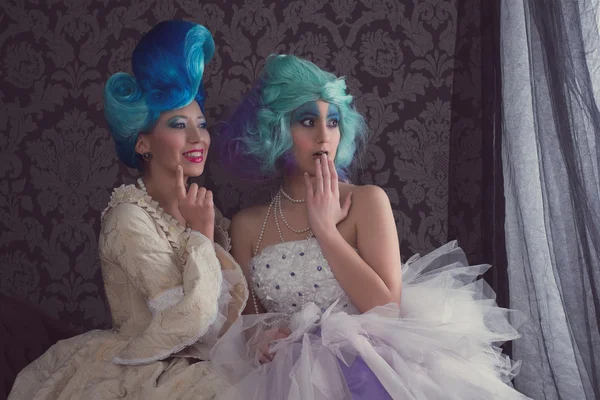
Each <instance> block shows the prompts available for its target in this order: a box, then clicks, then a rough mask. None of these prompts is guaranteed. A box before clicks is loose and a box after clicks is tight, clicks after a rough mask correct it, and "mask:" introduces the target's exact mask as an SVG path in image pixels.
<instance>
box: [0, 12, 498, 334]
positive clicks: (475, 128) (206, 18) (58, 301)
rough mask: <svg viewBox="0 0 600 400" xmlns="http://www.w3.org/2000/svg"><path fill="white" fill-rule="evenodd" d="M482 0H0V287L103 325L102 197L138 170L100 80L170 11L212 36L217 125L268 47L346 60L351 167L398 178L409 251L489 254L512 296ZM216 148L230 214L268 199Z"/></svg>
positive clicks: (217, 179) (394, 181) (493, 39)
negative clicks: (121, 149) (359, 156)
mask: <svg viewBox="0 0 600 400" xmlns="http://www.w3.org/2000/svg"><path fill="white" fill-rule="evenodd" d="M484 2H485V0H411V1H402V2H401V1H391V0H360V1H359V0H356V1H354V0H333V1H324V0H319V1H312V0H300V1H290V2H287V1H285V2H284V1H281V2H268V1H260V0H247V1H235V2H230V1H214V2H208V1H206V2H200V1H186V0H180V1H166V0H165V1H162V0H158V1H150V0H145V1H113V0H111V1H110V2H109V1H108V0H104V1H98V0H95V1H93V0H87V1H86V0H71V1H56V0H48V1H32V0H30V1H3V2H2V5H1V7H2V12H0V22H1V23H0V49H1V54H2V59H1V60H0V82H1V85H2V86H1V87H0V233H1V235H0V293H2V294H5V295H7V296H9V297H10V298H13V299H24V300H25V301H27V302H28V303H29V304H31V305H33V307H34V308H37V309H40V310H42V312H43V313H45V314H46V315H47V316H49V317H50V318H52V319H56V320H59V321H60V325H62V326H65V327H68V328H70V329H72V330H73V331H79V332H81V331H85V330H89V329H92V328H108V327H110V313H109V310H108V307H107V303H106V300H105V296H104V292H103V285H102V278H101V275H100V269H99V267H100V265H99V261H98V254H97V236H98V232H99V229H100V212H101V211H102V210H103V208H104V207H105V206H106V204H107V202H108V200H109V196H110V193H111V191H112V189H113V188H114V187H115V186H118V185H120V184H122V183H131V182H133V181H134V179H135V177H136V171H134V170H129V169H127V168H126V167H125V166H123V165H122V164H120V163H119V162H118V161H117V158H116V155H115V152H114V149H113V143H112V141H111V138H110V135H109V133H108V131H107V126H106V123H105V120H104V117H103V112H102V88H103V85H104V83H105V82H106V80H107V78H108V77H109V76H110V75H111V74H113V73H115V72H117V71H126V72H130V71H131V66H130V57H131V53H132V51H133V48H134V46H135V44H136V43H137V41H138V39H139V38H140V37H141V36H142V34H143V33H145V32H146V31H148V30H149V29H150V28H151V27H152V26H153V25H155V24H156V23H157V22H159V21H161V20H165V19H173V18H176V19H188V20H192V21H195V22H199V23H202V24H204V25H205V26H207V27H208V28H209V30H210V31H211V32H212V33H213V36H214V39H215V43H216V53H215V57H214V59H213V61H212V62H211V63H210V64H209V67H208V69H207V71H206V74H205V85H206V90H207V95H208V100H207V103H206V111H207V117H208V119H209V125H211V124H213V123H214V122H216V121H218V120H219V119H220V118H223V117H224V116H225V115H226V113H227V111H228V110H229V108H230V107H231V106H232V105H234V104H235V102H236V101H238V100H239V99H240V98H241V96H242V94H243V93H245V92H246V90H248V88H249V87H250V85H251V83H252V82H253V81H254V79H255V78H256V76H257V74H258V72H259V71H260V69H261V67H262V65H263V63H264V59H265V57H266V56H267V55H269V54H271V53H293V54H297V55H300V56H302V57H305V58H307V59H309V60H312V61H313V62H315V63H316V64H318V65H319V66H320V67H322V68H324V69H326V70H329V71H331V72H333V73H335V74H338V75H344V76H346V77H347V82H348V86H349V88H350V91H351V92H352V93H353V94H354V95H355V97H356V99H357V106H358V108H359V110H360V111H361V112H362V113H363V114H364V115H365V116H366V117H367V120H368V124H369V127H370V129H371V137H370V141H369V146H368V149H367V154H366V157H365V160H364V163H363V167H364V168H363V170H362V171H361V172H360V173H359V174H358V176H357V179H356V182H357V183H359V184H376V185H379V186H381V187H383V188H384V189H385V190H386V192H387V193H388V195H389V197H390V200H391V203H392V207H393V210H394V215H395V218H396V223H397V226H398V235H399V238H400V244H401V251H402V258H403V260H406V259H407V258H408V257H410V256H411V255H412V254H414V253H417V252H419V253H422V254H424V253H427V252H429V251H431V250H432V249H434V248H435V247H437V246H439V245H441V244H444V243H445V242H447V241H448V240H451V239H458V240H459V244H460V245H461V246H462V247H463V248H464V249H465V251H466V252H467V253H468V255H469V258H470V261H471V262H472V263H481V262H486V263H491V264H494V267H493V268H492V270H491V271H490V272H489V273H488V274H487V275H486V279H488V282H490V284H491V285H492V287H494V288H495V289H496V290H497V291H498V294H499V302H500V303H501V305H506V298H507V293H506V287H507V284H506V277H505V274H506V265H505V261H504V236H503V224H504V218H503V196H502V177H501V172H500V171H501V169H500V168H498V166H499V164H498V163H499V158H498V156H499V153H498V151H499V139H498V138H497V137H496V131H495V126H496V123H497V120H498V118H499V115H498V113H497V108H496V106H497V104H498V103H497V94H498V79H497V76H496V75H495V72H494V71H495V70H494V68H493V66H494V65H495V64H494V60H493V54H495V53H494V52H492V49H494V46H496V44H497V36H496V35H495V27H496V25H495V21H494V20H493V18H491V17H490V16H489V15H491V14H490V11H489V10H488V8H494V7H496V6H495V5H485V6H484V7H485V8H484V9H482V3H484ZM109 3H110V9H109V8H107V7H108V5H109ZM491 3H495V2H490V4H491ZM209 154H210V153H209ZM215 156H216V152H213V153H212V155H209V168H208V169H207V172H206V185H207V186H209V187H210V188H212V189H213V190H214V191H215V195H216V202H217V204H218V206H219V207H220V209H221V210H222V211H223V213H224V214H225V215H226V216H229V217H231V215H232V213H233V212H234V211H236V210H237V209H238V208H239V207H245V206H247V205H249V204H251V203H253V202H254V201H257V200H258V199H261V198H263V199H264V198H265V196H266V192H265V191H264V190H263V191H256V190H255V189H256V188H255V186H254V185H252V186H251V185H245V186H244V185H240V184H238V183H233V182H230V181H229V180H228V179H227V177H226V175H225V174H224V173H223V171H221V170H220V168H219V166H218V164H217V160H216V158H215ZM255 234H257V235H258V232H255Z"/></svg>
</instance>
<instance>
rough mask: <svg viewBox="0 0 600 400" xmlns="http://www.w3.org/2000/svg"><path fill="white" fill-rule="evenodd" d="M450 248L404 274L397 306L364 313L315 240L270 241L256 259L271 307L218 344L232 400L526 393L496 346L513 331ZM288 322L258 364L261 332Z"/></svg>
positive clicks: (472, 270) (475, 271)
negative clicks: (269, 356)
mask: <svg viewBox="0 0 600 400" xmlns="http://www.w3.org/2000/svg"><path fill="white" fill-rule="evenodd" d="M485 269H487V267H486V266H468V265H467V263H466V257H465V255H464V253H463V251H462V250H461V249H460V248H459V247H458V246H457V245H456V243H455V242H452V243H448V244H447V245H445V246H442V247H440V248H438V249H437V250H435V251H434V252H432V253H430V254H428V255H427V256H425V257H423V258H418V257H414V258H413V259H411V260H410V261H409V262H408V263H407V264H406V265H404V266H403V268H402V271H401V268H400V266H398V273H402V280H403V294H402V303H401V304H402V305H401V307H398V306H397V305H394V304H390V305H387V306H384V307H376V308H374V309H373V310H371V311H369V312H367V313H364V314H359V313H358V311H357V309H356V307H355V306H354V305H353V304H352V302H351V301H350V299H349V298H348V296H347V295H346V294H345V293H344V291H343V290H342V288H341V287H340V285H339V284H338V282H337V281H336V279H335V276H334V274H333V273H332V271H331V270H330V269H329V266H328V264H327V261H326V260H325V258H324V256H323V254H322V252H321V248H320V247H319V244H318V241H317V240H316V239H314V238H312V239H307V240H301V241H293V242H286V243H279V244H275V245H272V246H269V247H266V248H265V249H264V250H263V251H262V252H261V253H259V254H258V255H256V256H255V257H254V258H253V259H252V261H251V263H250V274H251V282H252V286H253V289H254V291H255V294H256V295H257V296H258V297H259V298H260V301H261V303H262V304H263V305H264V306H265V308H266V309H267V311H268V312H269V313H268V314H261V315H245V316H242V317H241V318H240V319H238V320H237V321H236V322H235V323H234V324H233V325H232V327H231V328H230V330H229V331H228V332H227V333H226V334H225V335H224V336H223V337H222V338H221V339H220V340H219V342H218V343H217V345H216V346H215V347H213V350H212V352H211V359H212V361H213V365H214V366H215V368H216V369H218V370H219V371H220V372H221V373H222V374H223V375H224V376H225V377H226V378H227V379H228V380H229V381H230V383H232V387H231V388H230V389H229V390H228V391H226V392H224V393H223V395H222V396H221V397H222V398H229V399H241V398H243V399H303V400H304V399H403V400H408V399H427V400H432V399H456V400H459V399H460V400H465V399H477V400H483V399H525V398H526V397H525V396H523V395H521V394H520V393H518V392H517V391H515V390H514V389H513V388H512V387H511V386H510V385H509V381H510V379H511V378H512V377H513V376H514V375H515V373H516V367H515V365H513V364H512V362H511V361H510V360H509V359H508V357H506V356H503V355H502V354H501V352H500V350H499V349H498V347H496V346H497V345H498V343H500V342H503V341H507V340H512V339H515V338H517V337H518V333H517V332H516V330H515V329H514V328H513V327H512V326H511V324H510V323H509V321H508V314H509V311H508V310H505V309H501V308H499V307H498V306H497V305H496V303H495V301H494V300H493V297H492V296H493V292H492V291H491V289H490V288H489V287H488V286H486V284H485V282H484V281H483V280H478V277H479V276H480V275H481V274H482V273H483V272H484V271H485ZM273 326H289V327H290V328H291V330H292V334H291V335H290V336H289V337H288V338H286V339H283V340H280V341H277V342H275V344H274V345H273V346H272V348H271V349H272V351H276V354H275V357H274V359H273V361H272V362H270V363H268V364H264V365H260V364H259V363H258V361H257V359H256V346H257V344H258V341H259V339H260V337H261V332H262V331H264V330H266V329H269V328H271V327H273Z"/></svg>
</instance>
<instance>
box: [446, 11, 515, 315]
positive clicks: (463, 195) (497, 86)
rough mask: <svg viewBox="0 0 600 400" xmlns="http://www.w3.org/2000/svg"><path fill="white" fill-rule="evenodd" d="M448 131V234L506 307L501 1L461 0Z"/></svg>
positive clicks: (501, 304) (500, 302)
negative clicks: (481, 266) (477, 266)
mask: <svg viewBox="0 0 600 400" xmlns="http://www.w3.org/2000/svg"><path fill="white" fill-rule="evenodd" d="M457 11H458V14H457V28H456V31H457V35H456V50H455V53H456V58H455V66H454V82H453V95H452V128H451V130H450V169H449V178H448V197H449V199H448V203H449V205H448V236H449V239H450V240H453V239H456V240H458V242H459V244H460V245H461V247H463V249H465V251H466V252H467V255H468V257H469V262H470V263H472V264H482V263H487V264H491V265H492V268H490V269H489V270H488V272H487V273H486V274H485V276H484V278H485V279H486V281H487V282H488V283H489V284H490V285H491V286H492V288H493V289H494V291H495V292H496V294H497V301H498V304H499V305H500V306H502V307H507V306H508V280H507V273H506V266H507V264H506V245H505V241H504V212H505V210H504V182H503V176H502V159H501V150H502V144H501V134H502V130H501V129H500V122H501V118H500V116H501V105H502V102H501V75H500V70H499V68H500V63H499V62H500V61H499V40H500V24H499V23H500V20H499V18H500V3H499V2H495V1H494V2H489V1H485V0H459V1H458V3H457Z"/></svg>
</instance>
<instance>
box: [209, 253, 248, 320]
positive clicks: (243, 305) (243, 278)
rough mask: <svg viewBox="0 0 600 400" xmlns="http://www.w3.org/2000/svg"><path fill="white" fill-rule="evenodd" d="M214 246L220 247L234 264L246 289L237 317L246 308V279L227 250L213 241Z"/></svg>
mask: <svg viewBox="0 0 600 400" xmlns="http://www.w3.org/2000/svg"><path fill="white" fill-rule="evenodd" d="M215 247H218V248H220V249H221V250H223V253H224V254H225V257H227V258H229V259H230V260H231V261H232V262H233V263H234V265H235V266H236V269H237V272H239V273H240V274H241V276H242V279H241V282H242V284H243V285H244V289H246V290H245V291H244V293H246V295H245V296H244V300H243V301H242V306H241V307H240V310H239V312H238V313H237V314H238V317H239V316H240V315H242V312H243V311H244V310H245V309H246V303H247V302H248V293H249V289H248V281H247V280H246V276H245V275H244V272H242V268H241V267H240V265H239V264H238V262H237V261H235V259H234V258H233V256H232V255H231V254H230V253H229V252H228V251H225V249H224V248H223V247H222V246H220V245H219V244H217V243H215Z"/></svg>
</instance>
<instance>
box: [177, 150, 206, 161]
mask: <svg viewBox="0 0 600 400" xmlns="http://www.w3.org/2000/svg"><path fill="white" fill-rule="evenodd" d="M182 156H183V157H184V158H185V159H186V160H188V161H190V162H193V163H201V162H202V161H204V149H195V150H192V151H188V152H185V153H183V154H182Z"/></svg>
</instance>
